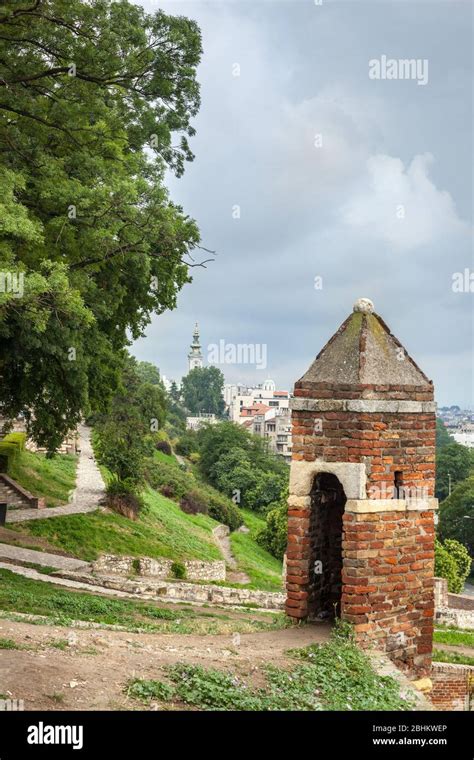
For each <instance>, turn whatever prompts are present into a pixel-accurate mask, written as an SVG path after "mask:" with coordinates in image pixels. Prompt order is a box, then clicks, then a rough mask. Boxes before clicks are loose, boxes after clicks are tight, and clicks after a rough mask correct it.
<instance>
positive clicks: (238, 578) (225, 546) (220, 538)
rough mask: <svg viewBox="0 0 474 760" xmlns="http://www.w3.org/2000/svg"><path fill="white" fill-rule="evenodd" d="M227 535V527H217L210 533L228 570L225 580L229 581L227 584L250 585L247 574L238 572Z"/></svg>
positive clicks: (228, 531)
mask: <svg viewBox="0 0 474 760" xmlns="http://www.w3.org/2000/svg"><path fill="white" fill-rule="evenodd" d="M229 533H230V530H229V527H228V526H227V525H218V526H217V528H214V530H213V531H212V535H213V537H214V541H215V542H216V544H217V546H218V547H219V549H220V550H221V552H222V556H223V557H224V559H225V563H226V566H227V568H228V572H227V574H226V580H227V581H229V583H242V584H244V583H250V578H249V577H248V575H247V573H244V572H242V571H240V570H239V566H238V564H237V560H236V559H235V557H234V555H233V554H232V547H231V543H230V538H229Z"/></svg>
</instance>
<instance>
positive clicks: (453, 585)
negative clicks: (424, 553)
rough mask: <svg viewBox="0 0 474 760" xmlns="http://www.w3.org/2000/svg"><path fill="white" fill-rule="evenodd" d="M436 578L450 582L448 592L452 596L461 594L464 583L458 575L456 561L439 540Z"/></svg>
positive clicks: (437, 542) (436, 543) (436, 547)
mask: <svg viewBox="0 0 474 760" xmlns="http://www.w3.org/2000/svg"><path fill="white" fill-rule="evenodd" d="M435 576H437V577H438V578H445V579H446V580H447V581H448V591H450V592H451V594H459V593H461V591H462V589H463V586H464V581H463V580H461V578H460V576H459V574H458V566H457V563H456V560H455V559H454V557H452V556H451V554H450V553H449V552H448V550H447V549H445V547H444V546H443V544H442V543H441V541H438V540H436V542H435Z"/></svg>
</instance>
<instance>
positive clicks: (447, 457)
mask: <svg viewBox="0 0 474 760" xmlns="http://www.w3.org/2000/svg"><path fill="white" fill-rule="evenodd" d="M471 470H472V459H471V453H470V451H469V449H468V448H467V447H466V446H461V444H459V443H449V444H447V445H445V446H443V448H442V449H441V451H440V452H439V454H438V455H437V458H436V496H437V497H438V499H445V498H446V497H447V496H448V494H449V478H451V487H452V488H453V487H454V486H455V485H456V484H457V483H460V482H461V481H462V480H465V479H466V478H467V476H468V475H469V473H470V472H471Z"/></svg>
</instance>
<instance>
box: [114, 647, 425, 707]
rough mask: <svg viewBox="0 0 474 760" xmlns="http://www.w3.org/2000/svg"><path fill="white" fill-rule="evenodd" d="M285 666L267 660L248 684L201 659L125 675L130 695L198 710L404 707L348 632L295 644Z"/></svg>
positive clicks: (395, 688)
mask: <svg viewBox="0 0 474 760" xmlns="http://www.w3.org/2000/svg"><path fill="white" fill-rule="evenodd" d="M291 654H292V656H293V657H294V658H295V664H294V665H293V667H292V668H291V669H290V670H288V669H283V668H277V667H274V666H270V665H267V666H265V667H264V668H263V669H262V673H263V675H264V677H265V680H266V683H265V685H264V686H263V687H262V686H260V687H255V686H253V685H252V684H251V683H250V682H249V681H248V680H246V679H245V678H243V677H242V676H240V675H237V674H233V673H228V672H223V671H221V670H217V669H211V668H209V669H206V668H203V667H201V666H200V665H186V664H179V665H172V666H168V667H167V668H166V669H165V674H166V678H167V681H165V682H164V681H159V680H142V679H132V680H130V681H129V682H128V683H127V685H126V687H125V691H126V694H127V695H128V696H129V697H132V698H134V699H138V700H140V701H141V702H144V703H149V702H150V701H151V700H152V699H154V700H158V701H161V702H172V703H173V702H174V703H178V704H181V705H183V704H184V705H191V706H193V707H197V708H200V709H203V710H230V711H240V710H251V711H269V710H272V711H273V710H284V711H288V710H298V711H318V710H363V711H366V710H409V709H411V708H412V706H413V705H412V703H411V702H410V701H408V700H405V699H403V698H402V697H401V696H400V686H399V684H398V683H397V682H396V681H395V680H394V679H393V678H391V677H387V676H379V675H378V674H376V673H375V671H374V670H373V669H372V666H371V663H370V660H369V659H368V658H367V656H366V655H365V654H364V653H363V652H362V651H361V650H359V649H358V648H357V647H356V646H355V643H354V642H353V641H352V639H351V638H348V637H347V636H343V635H341V633H340V632H336V633H335V634H333V636H332V638H331V640H330V641H329V642H328V643H327V644H322V645H313V646H311V647H308V648H306V649H302V650H294V651H293V652H292V653H291Z"/></svg>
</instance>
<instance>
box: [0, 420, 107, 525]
mask: <svg viewBox="0 0 474 760" xmlns="http://www.w3.org/2000/svg"><path fill="white" fill-rule="evenodd" d="M78 433H79V448H80V451H81V453H80V455H79V463H78V465H77V479H76V489H75V491H74V494H73V497H72V500H71V502H70V503H69V504H64V505H63V506H61V507H50V508H47V509H15V510H11V511H9V512H8V513H7V523H13V522H25V521H26V520H43V519H44V518H46V517H61V516H63V515H74V514H84V513H86V512H92V511H94V510H95V509H97V508H98V507H99V502H100V500H101V499H102V498H103V496H104V493H105V489H104V481H103V479H102V475H101V474H100V470H99V468H98V466H97V463H96V461H95V459H94V452H93V450H92V445H91V438H90V436H91V431H90V428H88V427H87V426H86V425H79V427H78Z"/></svg>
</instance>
